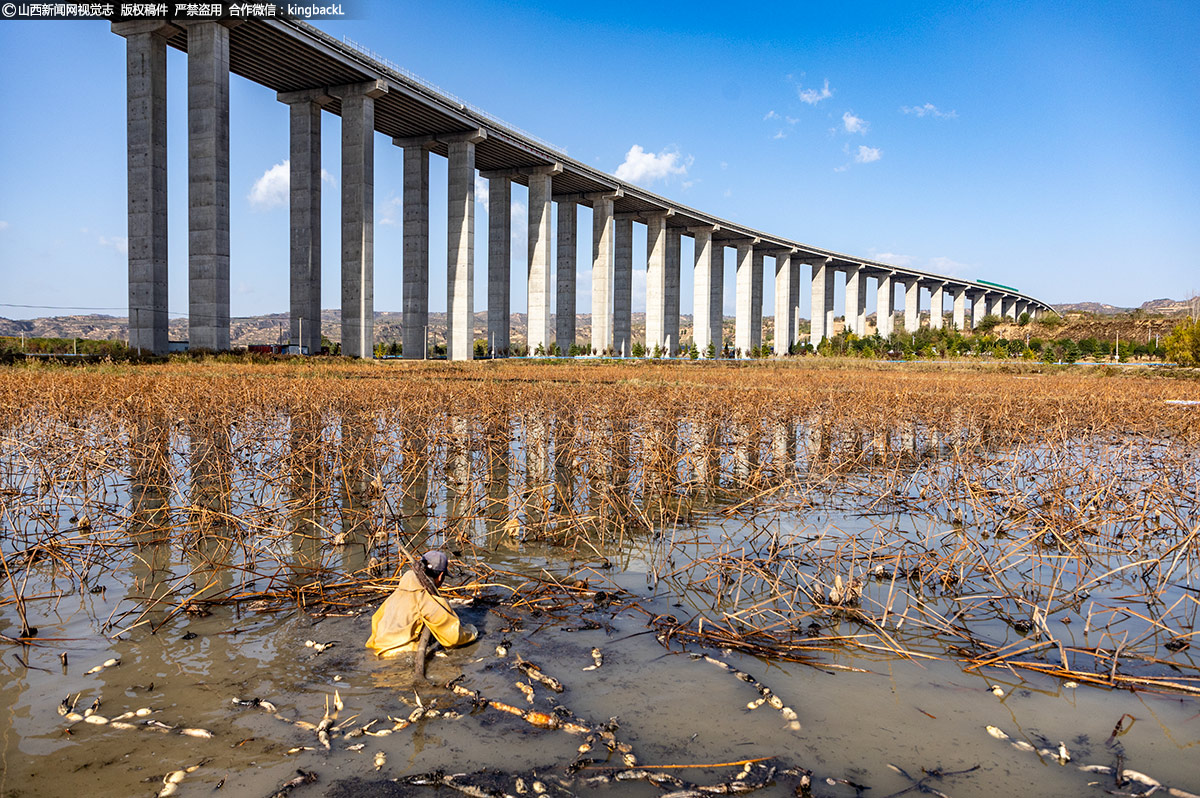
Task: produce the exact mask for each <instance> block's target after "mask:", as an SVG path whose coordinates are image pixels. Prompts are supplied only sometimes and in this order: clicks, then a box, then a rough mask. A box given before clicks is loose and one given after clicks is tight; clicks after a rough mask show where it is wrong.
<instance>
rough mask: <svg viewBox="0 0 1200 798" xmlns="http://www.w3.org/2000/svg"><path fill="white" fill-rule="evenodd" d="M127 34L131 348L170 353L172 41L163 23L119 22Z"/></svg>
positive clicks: (119, 28)
mask: <svg viewBox="0 0 1200 798" xmlns="http://www.w3.org/2000/svg"><path fill="white" fill-rule="evenodd" d="M112 30H113V32H114V33H116V34H118V35H120V36H124V37H125V119H126V137H127V139H126V143H127V147H126V150H127V153H128V158H127V161H126V171H127V180H128V186H129V195H128V206H127V207H128V225H129V227H128V232H129V347H130V348H131V349H136V350H139V351H141V352H149V353H153V354H156V355H165V354H166V353H167V349H168V348H169V341H168V334H167V329H168V326H167V323H168V318H167V42H166V36H168V35H169V34H170V33H172V32H174V30H175V29H174V28H171V27H170V26H167V25H164V24H163V23H160V22H117V23H114V24H113V26H112Z"/></svg>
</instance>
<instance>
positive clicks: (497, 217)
mask: <svg viewBox="0 0 1200 798" xmlns="http://www.w3.org/2000/svg"><path fill="white" fill-rule="evenodd" d="M511 281H512V180H511V179H510V178H508V177H500V176H493V177H489V178H488V289H487V297H488V303H487V323H488V342H487V347H488V351H489V352H492V353H494V354H496V355H499V356H502V357H507V356H508V355H509V353H510V351H511V349H512V339H511V330H512V326H511V325H512V305H511V299H510V297H511V292H512V284H511Z"/></svg>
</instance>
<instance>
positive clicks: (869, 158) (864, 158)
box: [854, 144, 883, 163]
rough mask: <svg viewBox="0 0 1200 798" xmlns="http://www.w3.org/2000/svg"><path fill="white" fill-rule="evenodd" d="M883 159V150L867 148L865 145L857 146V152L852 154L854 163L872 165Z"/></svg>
mask: <svg viewBox="0 0 1200 798" xmlns="http://www.w3.org/2000/svg"><path fill="white" fill-rule="evenodd" d="M882 157H883V150H881V149H879V148H878V147H868V146H867V145H865V144H860V145H858V152H857V153H855V154H854V160H855V162H856V163H872V162H874V161H878V160H879V159H880V158H882Z"/></svg>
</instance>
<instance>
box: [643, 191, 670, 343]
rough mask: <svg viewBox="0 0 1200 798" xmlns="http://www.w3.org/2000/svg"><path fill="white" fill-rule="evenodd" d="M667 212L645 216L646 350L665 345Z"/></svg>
mask: <svg viewBox="0 0 1200 798" xmlns="http://www.w3.org/2000/svg"><path fill="white" fill-rule="evenodd" d="M666 315H667V214H666V213H654V214H650V215H649V216H648V217H647V218H646V350H647V353H648V354H649V353H652V352H653V351H654V348H655V347H658V348H659V349H660V350H661V349H663V348H664V347H665V345H666V337H667V330H666Z"/></svg>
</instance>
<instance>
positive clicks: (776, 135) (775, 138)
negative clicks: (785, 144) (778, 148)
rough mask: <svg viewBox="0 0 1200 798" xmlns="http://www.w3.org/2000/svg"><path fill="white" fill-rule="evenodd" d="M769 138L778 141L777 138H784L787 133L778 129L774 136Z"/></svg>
mask: <svg viewBox="0 0 1200 798" xmlns="http://www.w3.org/2000/svg"><path fill="white" fill-rule="evenodd" d="M771 138H772V139H774V140H775V141H778V140H779V139H786V138H787V133H784V132H783V131H782V130H780V131H778V132H777V133H776V134H775V135H774V136H771Z"/></svg>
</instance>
